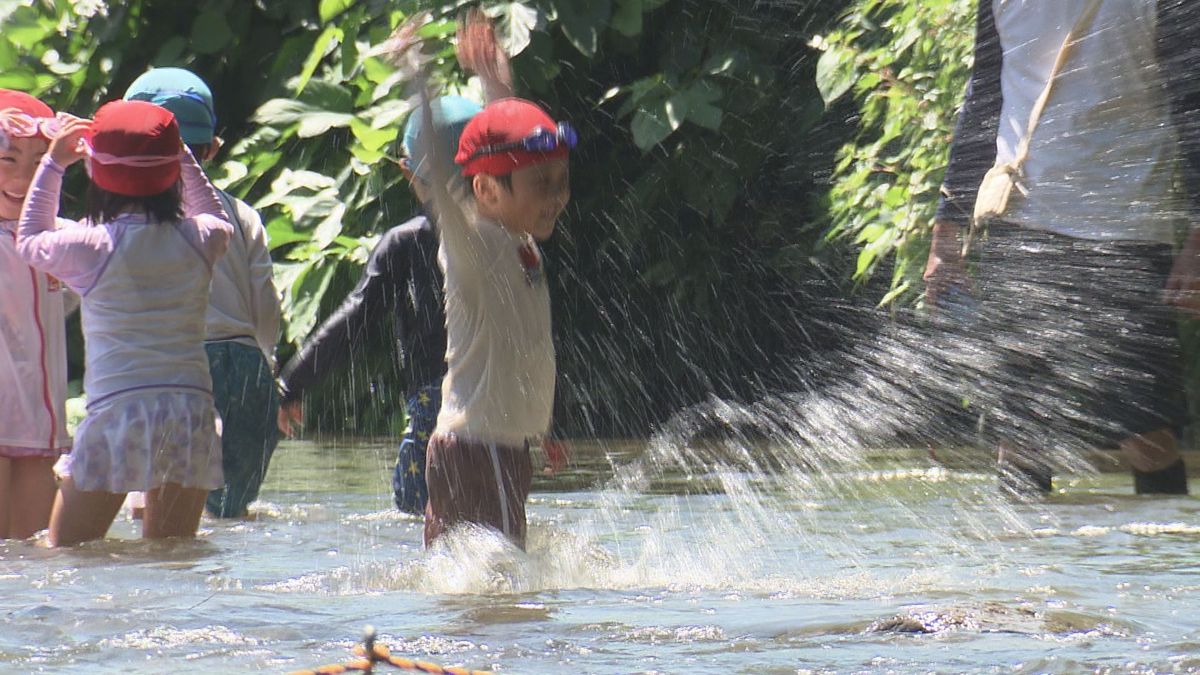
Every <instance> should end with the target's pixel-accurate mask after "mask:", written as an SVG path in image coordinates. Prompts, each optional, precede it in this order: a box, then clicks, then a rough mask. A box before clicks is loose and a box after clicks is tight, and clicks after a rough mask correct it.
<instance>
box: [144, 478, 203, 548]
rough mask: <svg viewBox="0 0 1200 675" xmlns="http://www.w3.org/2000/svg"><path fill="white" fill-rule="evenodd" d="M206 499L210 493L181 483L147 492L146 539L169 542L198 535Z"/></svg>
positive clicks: (170, 484) (166, 485)
mask: <svg viewBox="0 0 1200 675" xmlns="http://www.w3.org/2000/svg"><path fill="white" fill-rule="evenodd" d="M206 497H208V490H204V489H200V488H185V487H183V486H182V485H180V484H179V483H167V484H165V485H163V486H162V487H158V488H155V489H153V490H150V491H148V492H146V513H145V515H144V516H143V518H142V537H143V538H144V539H165V538H167V537H194V536H196V530H198V529H199V528H200V515H201V514H202V513H203V512H204V500H205V498H206Z"/></svg>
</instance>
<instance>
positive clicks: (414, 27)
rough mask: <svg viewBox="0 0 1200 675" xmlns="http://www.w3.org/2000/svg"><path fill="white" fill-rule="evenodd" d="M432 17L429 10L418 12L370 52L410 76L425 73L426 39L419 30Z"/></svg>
mask: <svg viewBox="0 0 1200 675" xmlns="http://www.w3.org/2000/svg"><path fill="white" fill-rule="evenodd" d="M431 18H432V17H431V16H430V14H429V12H417V13H416V14H414V15H412V16H410V17H409V18H408V20H407V21H405V22H404V23H402V24H400V25H399V26H396V30H394V31H392V34H391V35H390V36H389V37H388V39H387V40H385V41H384V42H383V44H381V45H379V46H378V47H376V48H375V49H372V50H371V51H370V52H368V54H372V55H374V54H378V55H381V56H382V57H383V58H384V60H386V61H388V62H389V63H391V64H392V65H394V66H396V67H397V68H400V69H401V70H402V71H404V72H405V74H406V75H407V76H408V77H418V76H422V75H424V66H425V62H426V59H425V58H424V56H423V55H422V54H421V46H422V44H423V42H424V39H423V38H422V37H421V36H420V34H419V32H418V31H420V29H421V27H422V26H424V25H425V24H427V23H429V21H430V20H431Z"/></svg>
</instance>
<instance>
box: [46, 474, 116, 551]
mask: <svg viewBox="0 0 1200 675" xmlns="http://www.w3.org/2000/svg"><path fill="white" fill-rule="evenodd" d="M124 503H125V494H124V493H115V492H99V491H95V492H85V491H83V490H80V489H78V488H76V487H75V481H74V479H72V478H71V477H70V476H68V477H67V478H64V479H63V482H62V484H61V485H59V487H58V496H57V497H56V498H55V500H54V510H53V511H52V512H51V513H50V545H51V546H74V545H75V544H78V543H81V542H85V541H91V540H93V539H102V538H104V535H105V534H106V533H107V532H108V528H109V526H110V525H112V522H113V519H114V518H116V517H117V511H120V510H121V504H124Z"/></svg>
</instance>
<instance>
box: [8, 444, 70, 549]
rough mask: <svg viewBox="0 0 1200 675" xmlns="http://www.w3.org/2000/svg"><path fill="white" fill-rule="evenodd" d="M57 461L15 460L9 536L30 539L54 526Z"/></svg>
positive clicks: (10, 482)
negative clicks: (53, 512) (51, 513)
mask: <svg viewBox="0 0 1200 675" xmlns="http://www.w3.org/2000/svg"><path fill="white" fill-rule="evenodd" d="M54 461H55V458H53V457H30V458H28V459H14V460H12V470H11V473H10V474H9V487H10V488H11V491H10V492H9V494H11V495H12V501H11V506H10V508H9V511H8V535H9V536H11V537H13V538H16V539H28V538H29V537H32V536H33V535H34V534H36V533H38V532H40V531H42V530H44V529H46V526H48V525H49V524H50V509H51V508H52V507H53V506H54V496H55V493H56V492H57V491H58V485H57V484H56V483H55V481H54Z"/></svg>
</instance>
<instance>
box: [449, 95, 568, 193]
mask: <svg viewBox="0 0 1200 675" xmlns="http://www.w3.org/2000/svg"><path fill="white" fill-rule="evenodd" d="M557 128H558V124H557V123H556V122H555V121H554V119H553V118H552V117H550V115H548V114H547V113H546V111H545V110H542V109H541V108H540V107H539V106H538V105H537V104H536V103H533V102H531V101H526V100H525V99H521V98H503V99H500V100H498V101H494V102H492V103H489V104H488V105H487V107H485V108H484V109H483V111H482V112H480V113H479V114H477V115H475V117H473V118H471V121H470V122H468V123H467V126H466V128H465V129H463V132H462V137H461V138H459V141H458V154H457V155H455V157H454V162H455V163H456V164H458V165H459V166H460V167H462V175H463V176H468V177H469V176H474V175H476V174H485V175H488V176H506V175H508V174H510V173H512V172H513V171H516V170H518V169H523V168H525V167H528V166H534V165H536V164H541V163H542V162H547V161H549V160H552V159H559V158H562V157H566V156H567V154H568V153H569V151H570V148H569V147H568V146H567V145H566V144H558V145H557V146H556V147H554V148H553V149H551V150H547V151H544V152H543V151H530V150H526V149H524V148H511V149H506V150H504V151H502V152H491V153H488V152H485V151H486V150H487V149H488V148H491V147H496V146H506V145H510V144H519V143H520V142H521V141H522V139H525V138H527V137H528V136H530V135H531V134H534V133H536V132H537V131H539V130H541V131H551V132H552V131H554V130H555V129H557Z"/></svg>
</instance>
